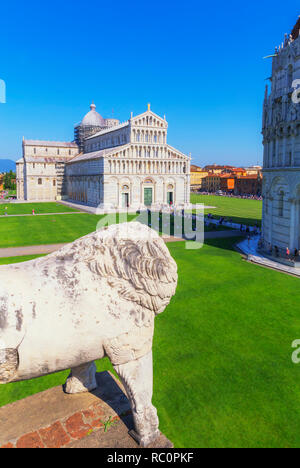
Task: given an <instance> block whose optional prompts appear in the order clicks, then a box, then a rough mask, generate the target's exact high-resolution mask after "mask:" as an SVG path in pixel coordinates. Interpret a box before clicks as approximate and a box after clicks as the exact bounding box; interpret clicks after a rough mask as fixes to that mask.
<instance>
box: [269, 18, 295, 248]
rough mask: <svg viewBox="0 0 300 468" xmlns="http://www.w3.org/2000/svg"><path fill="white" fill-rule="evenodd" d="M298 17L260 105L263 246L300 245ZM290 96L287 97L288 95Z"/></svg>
mask: <svg viewBox="0 0 300 468" xmlns="http://www.w3.org/2000/svg"><path fill="white" fill-rule="evenodd" d="M299 32H300V19H299V20H298V22H297V24H296V25H295V27H294V29H293V31H292V34H291V35H290V36H287V35H286V36H285V39H284V43H283V44H282V46H281V47H279V48H276V49H275V54H274V56H273V66H272V78H271V86H272V88H271V93H270V94H268V89H266V93H265V100H264V106H263V132H262V133H263V144H264V166H263V222H262V230H263V240H264V245H265V247H266V248H269V247H270V245H272V247H273V248H274V247H275V246H277V247H278V248H279V249H286V247H289V248H290V250H294V249H295V248H297V249H299V248H300V104H297V103H294V98H293V97H294V96H295V93H294V91H295V88H294V87H293V83H294V80H297V79H298V80H299V79H300V37H299ZM292 98H293V99H292Z"/></svg>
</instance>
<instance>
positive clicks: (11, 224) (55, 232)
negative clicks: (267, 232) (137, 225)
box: [0, 213, 227, 248]
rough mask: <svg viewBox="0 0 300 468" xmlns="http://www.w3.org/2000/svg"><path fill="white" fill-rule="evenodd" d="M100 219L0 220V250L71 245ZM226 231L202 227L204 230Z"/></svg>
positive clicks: (76, 216) (79, 216)
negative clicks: (31, 246)
mask: <svg viewBox="0 0 300 468" xmlns="http://www.w3.org/2000/svg"><path fill="white" fill-rule="evenodd" d="M101 218H103V215H92V214H86V213H80V214H73V215H68V214H66V215H63V214H62V215H55V214H54V215H49V216H24V217H23V216H20V217H19V216H18V217H12V218H6V217H4V218H0V248H5V247H19V246H28V245H41V244H58V243H63V242H73V241H74V240H75V239H78V238H79V237H82V236H85V235H86V234H89V233H90V232H92V231H95V230H96V228H97V223H98V221H99V220H100V219H101ZM134 218H135V215H129V218H128V219H129V220H133V219H134ZM112 219H113V218H112ZM117 219H118V218H117ZM112 222H114V221H112ZM226 229H227V228H226V227H222V226H217V227H216V226H213V228H212V227H207V226H205V231H211V230H226ZM171 234H172V232H171Z"/></svg>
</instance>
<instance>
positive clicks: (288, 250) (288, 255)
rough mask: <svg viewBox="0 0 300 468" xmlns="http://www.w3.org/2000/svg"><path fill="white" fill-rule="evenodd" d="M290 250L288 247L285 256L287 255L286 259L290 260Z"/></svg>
mask: <svg viewBox="0 0 300 468" xmlns="http://www.w3.org/2000/svg"><path fill="white" fill-rule="evenodd" d="M290 253H291V252H290V249H289V248H288V247H287V248H286V250H285V254H286V258H287V259H289V258H290Z"/></svg>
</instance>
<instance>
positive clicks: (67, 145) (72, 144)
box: [23, 140, 78, 148]
mask: <svg viewBox="0 0 300 468" xmlns="http://www.w3.org/2000/svg"><path fill="white" fill-rule="evenodd" d="M23 144H24V145H26V146H48V147H54V148H78V146H77V144H76V143H75V142H74V141H46V140H23Z"/></svg>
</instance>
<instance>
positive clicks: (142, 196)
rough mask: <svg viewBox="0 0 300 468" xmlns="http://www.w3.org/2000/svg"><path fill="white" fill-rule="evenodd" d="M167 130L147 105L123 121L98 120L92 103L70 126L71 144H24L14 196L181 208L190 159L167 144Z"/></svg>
mask: <svg viewBox="0 0 300 468" xmlns="http://www.w3.org/2000/svg"><path fill="white" fill-rule="evenodd" d="M82 127H84V129H83V130H82ZM99 127H101V129H100V130H99ZM95 129H96V130H95ZM97 130H99V131H97ZM167 130H168V123H167V121H166V119H165V118H161V117H159V116H158V115H156V114H154V113H153V112H152V111H151V109H150V105H149V106H148V110H147V111H146V112H145V113H143V114H141V115H138V116H136V117H133V115H131V118H130V119H129V120H128V121H126V122H124V123H119V121H117V120H116V119H106V120H104V119H102V117H101V116H100V114H98V113H97V112H96V110H95V105H92V106H91V111H90V112H89V113H88V114H87V115H86V116H85V117H84V119H83V121H82V122H81V124H79V125H77V126H76V127H75V138H76V143H75V142H72V143H55V142H53V143H51V142H38V141H27V140H24V141H23V158H22V159H21V160H19V161H18V162H17V195H18V198H19V199H25V200H33V199H35V200H45V199H49V200H55V199H60V198H63V199H68V200H70V201H74V202H80V203H84V204H87V205H90V206H99V205H100V206H101V207H102V208H103V209H121V208H130V209H140V208H143V207H145V206H152V207H161V206H162V205H165V206H167V205H173V206H178V207H183V206H185V205H186V204H188V203H189V202H190V157H188V156H186V155H185V154H183V153H181V152H180V151H178V150H176V149H175V148H173V147H171V146H169V145H168V144H167ZM82 135H83V137H82ZM80 147H83V151H82V152H79V151H80ZM53 151H54V153H53ZM59 161H60V162H59ZM59 164H60V168H59ZM58 168H59V175H60V178H59V179H58V174H57V173H58ZM58 180H59V184H58ZM58 185H59V187H60V190H59V191H58V190H57V187H58Z"/></svg>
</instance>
